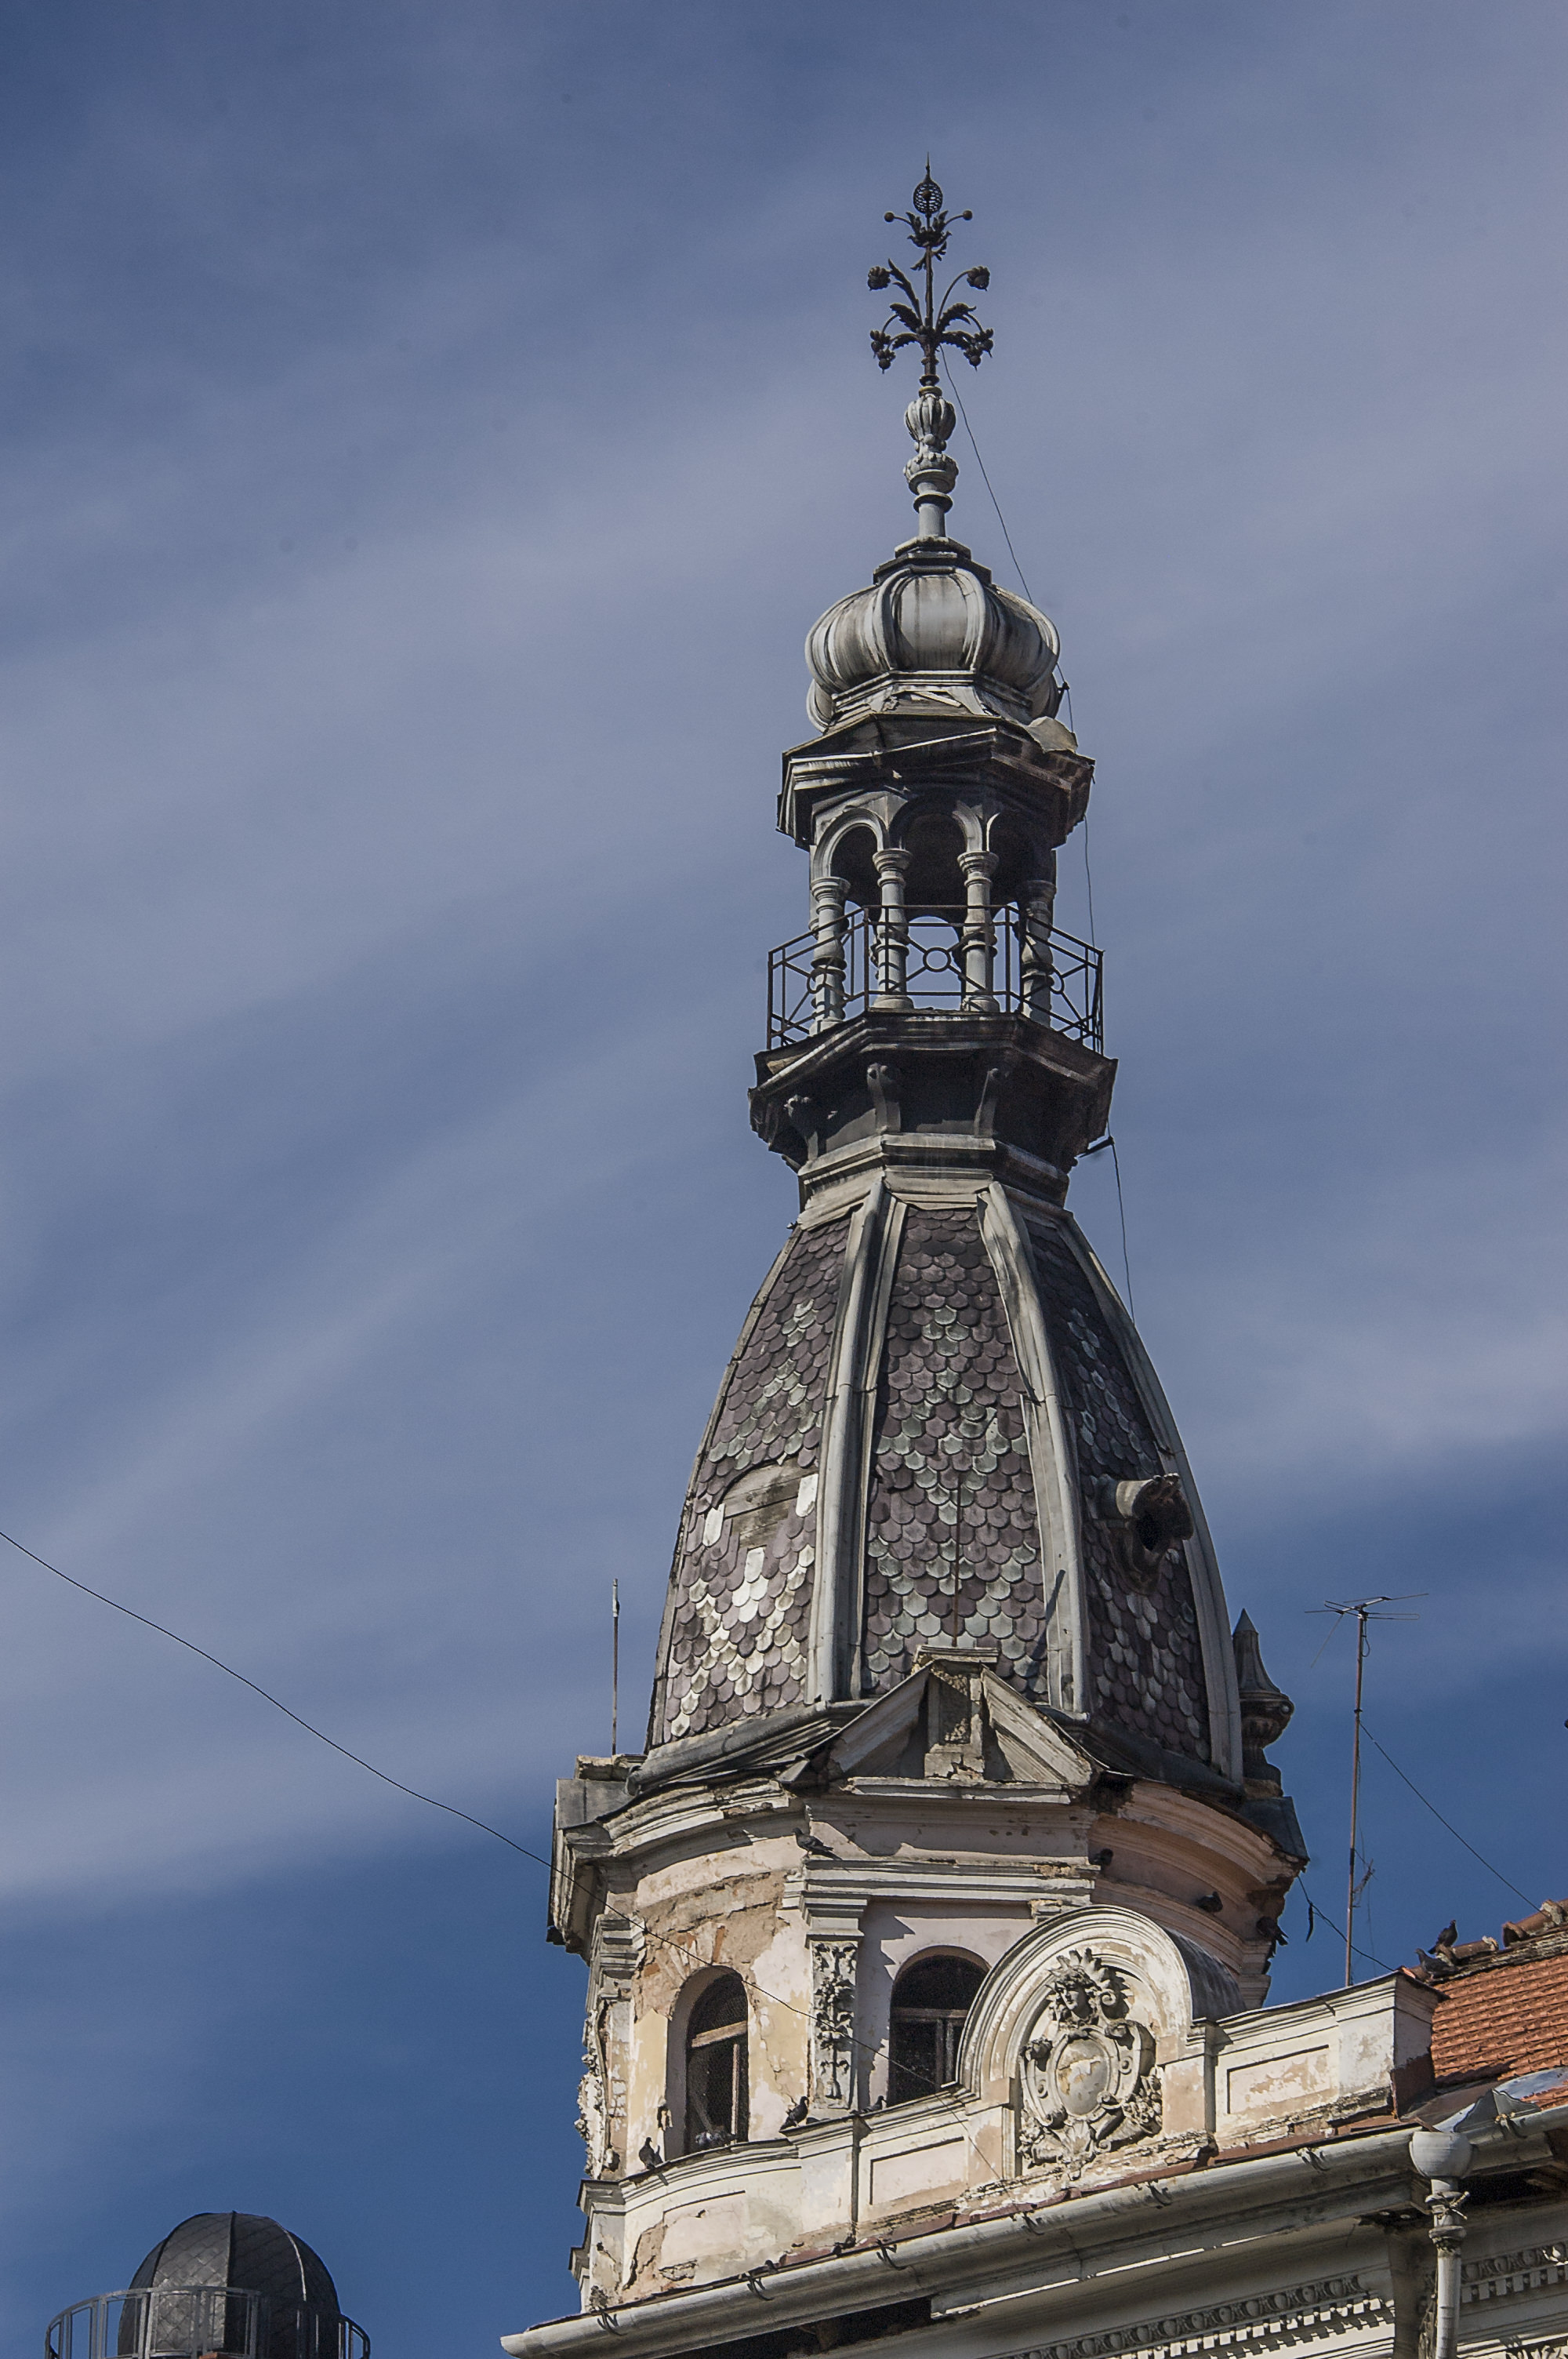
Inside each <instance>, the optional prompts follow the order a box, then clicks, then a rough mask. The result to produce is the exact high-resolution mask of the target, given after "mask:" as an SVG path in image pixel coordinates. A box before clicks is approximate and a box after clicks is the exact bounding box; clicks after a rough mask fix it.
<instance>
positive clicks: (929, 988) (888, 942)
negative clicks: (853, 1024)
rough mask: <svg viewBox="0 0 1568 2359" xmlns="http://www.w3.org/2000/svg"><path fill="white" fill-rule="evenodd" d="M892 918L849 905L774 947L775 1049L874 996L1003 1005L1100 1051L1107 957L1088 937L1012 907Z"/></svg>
mask: <svg viewBox="0 0 1568 2359" xmlns="http://www.w3.org/2000/svg"><path fill="white" fill-rule="evenodd" d="M895 925H896V932H895V931H894V929H893V928H892V927H890V924H889V922H888V920H887V919H886V918H885V917H884V916H883V915H882V914H881V912H879V911H876V910H872V909H853V910H848V911H846V912H845V913H844V914H843V916H842V917H840V918H838V919H836V921H835V922H834V923H833V924H832V925H831V927H830V928H829V929H827V931H825V932H823V933H811V934H797V935H796V936H795V940H793V941H789V942H781V943H780V945H779V947H778V949H777V950H775V951H769V953H768V1046H769V1048H770V1049H787V1048H789V1047H791V1046H792V1045H793V1044H794V1043H795V1041H797V1040H805V1039H806V1038H809V1037H810V1036H811V1035H812V1034H813V1033H815V1032H825V1031H827V1030H829V1029H830V1028H831V1027H833V1026H834V1025H835V1024H839V1023H843V1022H845V1021H846V1020H847V1019H848V1018H849V1017H850V1016H863V1015H865V1014H866V1013H867V1012H868V1010H869V1009H870V1008H871V1006H872V1005H873V1003H875V1002H878V1001H881V1004H882V1005H883V1006H888V1005H889V1004H890V1003H891V1002H892V1001H893V1000H897V1001H898V1002H900V1003H902V1004H903V1005H905V1006H911V1007H914V1008H966V1007H968V1008H982V1007H985V1006H994V1007H999V1008H1001V1009H1002V1010H1004V1011H1005V1012H1006V1013H1008V1014H1010V1015H1022V1016H1033V1019H1034V1021H1035V1022H1036V1023H1037V1024H1046V1025H1049V1026H1050V1027H1051V1029H1052V1030H1053V1031H1054V1032H1061V1033H1065V1035H1066V1037H1067V1038H1069V1039H1071V1040H1078V1041H1081V1042H1082V1044H1083V1046H1084V1047H1085V1048H1086V1049H1095V1050H1096V1051H1097V1052H1098V1051H1100V1050H1102V1049H1103V1047H1104V1039H1105V1027H1104V1021H1103V1012H1102V991H1103V976H1102V972H1101V970H1102V961H1101V957H1100V953H1099V951H1098V950H1097V949H1096V948H1095V946H1094V944H1093V943H1092V942H1081V941H1079V940H1078V939H1077V937H1076V934H1065V933H1062V932H1059V931H1058V930H1057V929H1055V928H1054V927H1053V928H1051V929H1049V930H1047V929H1044V928H1043V927H1039V926H1037V925H1036V924H1034V923H1033V922H1032V920H1031V918H1030V916H1029V913H1028V912H1027V911H1026V910H1021V909H1019V908H1016V907H1014V906H1011V905H1009V906H1007V907H1005V908H1000V909H995V910H993V911H991V913H990V915H989V919H985V920H983V921H981V922H980V923H979V925H977V923H976V921H975V919H974V915H973V913H972V912H971V911H968V910H966V909H959V908H950V909H930V910H923V911H921V912H919V913H918V914H911V915H909V916H908V917H904V916H903V913H902V912H901V913H900V915H899V918H898V919H897V920H895ZM901 968H902V974H901V973H900V972H899V970H900V969H901ZM901 985H902V988H900V986H901Z"/></svg>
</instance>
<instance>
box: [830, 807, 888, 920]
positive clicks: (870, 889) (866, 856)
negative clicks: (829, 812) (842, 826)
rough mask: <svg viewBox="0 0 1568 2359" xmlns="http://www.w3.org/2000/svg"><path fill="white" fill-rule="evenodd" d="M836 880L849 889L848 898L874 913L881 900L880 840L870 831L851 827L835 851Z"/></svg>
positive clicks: (833, 871)
mask: <svg viewBox="0 0 1568 2359" xmlns="http://www.w3.org/2000/svg"><path fill="white" fill-rule="evenodd" d="M832 873H833V875H835V876H842V877H843V879H844V880H845V882H846V884H847V885H848V886H849V898H850V900H851V901H858V902H859V903H860V907H861V908H863V909H874V908H876V907H877V904H878V902H879V901H880V899H881V886H880V885H879V884H878V883H877V839H876V837H875V836H874V835H873V833H872V832H871V829H870V828H869V827H851V828H849V829H847V830H846V831H845V832H844V833H843V834H842V835H841V836H840V837H839V838H838V843H836V844H835V845H834V847H833V867H832Z"/></svg>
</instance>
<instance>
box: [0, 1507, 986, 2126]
mask: <svg viewBox="0 0 1568 2359" xmlns="http://www.w3.org/2000/svg"><path fill="white" fill-rule="evenodd" d="M0 1540H4V1541H5V1544H6V1546H7V1547H8V1548H13V1549H16V1552H17V1554H18V1555H19V1556H25V1557H26V1558H27V1560H28V1561H29V1562H30V1563H32V1564H36V1565H38V1567H39V1568H40V1569H41V1570H42V1571H45V1572H49V1573H52V1574H53V1575H54V1577H55V1579H56V1580H57V1581H63V1582H65V1584H66V1586H67V1588H68V1589H74V1590H77V1591H78V1592H79V1593H81V1595H82V1596H83V1597H91V1598H92V1599H93V1600H94V1601H95V1603H98V1604H100V1605H107V1606H108V1607H109V1608H110V1610H111V1612H113V1613H115V1614H124V1616H125V1619H126V1620H127V1621H128V1622H139V1623H140V1624H141V1625H142V1627H143V1629H144V1630H152V1631H155V1632H156V1633H157V1636H159V1637H160V1638H168V1639H169V1640H170V1641H171V1642H172V1644H173V1645H175V1646H177V1647H184V1649H185V1651H186V1653H187V1654H189V1655H197V1656H200V1659H201V1660H202V1661H203V1662H204V1663H211V1666H212V1668H213V1669H214V1670H217V1671H222V1673H223V1675H224V1677H225V1678H226V1679H231V1680H237V1681H238V1682H239V1684H240V1686H241V1687H243V1688H249V1690H250V1691H251V1693H252V1694H253V1695H256V1696H259V1697H260V1698H261V1700H262V1701H263V1702H264V1703H269V1704H271V1705H272V1707H273V1709H274V1711H275V1712H281V1713H282V1714H283V1716H284V1718H285V1719H286V1720H291V1721H292V1722H293V1723H294V1724H295V1726H296V1727H297V1728H302V1729H303V1730H304V1731H305V1733H306V1734H307V1735H308V1736H313V1737H315V1738H316V1739H317V1741H318V1742H319V1744H322V1745H328V1746H329V1747H330V1749H331V1751H332V1752H334V1753H337V1754H341V1756H342V1758H343V1759H344V1760H345V1761H351V1762H352V1763H353V1765H354V1767H356V1768H358V1769H363V1770H366V1771H368V1772H369V1774H370V1776H371V1777H377V1778H379V1779H380V1780H381V1782H382V1784H383V1785H384V1786H391V1787H392V1788H394V1789H395V1791H396V1792H397V1793H399V1794H406V1795H407V1796H408V1798H409V1799H410V1800H411V1801H415V1802H424V1803H426V1804H427V1806H428V1808H429V1809H431V1810H443V1811H445V1813H446V1814H447V1816H448V1817H449V1818H453V1819H461V1820H462V1821H463V1822H464V1824H465V1825H467V1826H470V1827H476V1828H477V1829H478V1830H479V1832H480V1833H481V1834H486V1835H493V1836H494V1838H495V1840H496V1842H497V1843H504V1844H505V1845H506V1847H507V1849H508V1850H509V1851H514V1852H516V1853H518V1854H520V1855H521V1857H523V1858H524V1859H526V1860H531V1861H532V1862H533V1863H534V1864H535V1866H536V1867H542V1868H545V1869H546V1870H548V1869H549V1868H550V1866H551V1862H550V1861H549V1860H547V1859H546V1857H545V1855H544V1854H543V1853H542V1852H536V1851H530V1849H529V1848H528V1845H527V1844H526V1843H518V1842H516V1841H515V1840H514V1837H513V1836H511V1835H509V1834H505V1833H503V1832H502V1830H501V1828H500V1827H493V1826H492V1825H491V1823H490V1821H489V1820H488V1819H480V1818H475V1816H474V1815H473V1813H472V1811H471V1810H459V1809H458V1808H457V1806H456V1804H455V1803H452V1802H443V1801H441V1800H440V1799H438V1797H437V1796H436V1795H434V1794H427V1793H423V1792H422V1791H421V1790H420V1788H418V1787H417V1786H408V1785H406V1784H405V1783H404V1781H403V1779H402V1778H401V1777H393V1776H392V1775H391V1773H390V1772H389V1771H387V1770H385V1769H378V1768H377V1767H376V1765H375V1763H374V1762H373V1761H367V1760H366V1759H365V1757H364V1756H363V1754H362V1753H354V1752H351V1750H350V1749H349V1747H348V1746H347V1745H340V1744H339V1742H338V1740H337V1738H336V1737H335V1736H329V1735H328V1734H327V1732H326V1730H325V1729H322V1728H318V1727H317V1726H316V1724H315V1723H314V1722H313V1721H308V1720H307V1719H305V1718H304V1716H303V1714H301V1713H299V1712H295V1711H294V1710H293V1709H292V1708H291V1707H290V1706H289V1705H288V1704H286V1703H285V1702H284V1701H283V1700H282V1698H281V1697H279V1696H275V1695H274V1694H273V1693H272V1691H271V1690H270V1689H268V1688H264V1687H263V1686H262V1685H261V1684H260V1682H259V1681H258V1680H253V1679H250V1678H248V1677H247V1675H246V1674H245V1673H244V1672H243V1671H240V1670H236V1669H234V1666H233V1665H232V1663H226V1662H224V1660H223V1658H222V1656H221V1655H214V1654H213V1653H212V1652H211V1649H210V1648H209V1647H199V1646H198V1645H197V1644H196V1641H195V1640H194V1639H193V1638H186V1637H183V1636H181V1635H180V1633H179V1632H178V1630H171V1629H170V1628H169V1626H168V1624H167V1623H166V1622H155V1621H154V1619H153V1617H152V1615H151V1614H140V1613H138V1612H137V1611H136V1608H135V1606H134V1605H124V1604H122V1603H121V1602H120V1600H119V1599H118V1598H117V1597H111V1596H109V1595H108V1593H106V1592H105V1591H103V1590H102V1589H94V1588H93V1587H92V1585H91V1583H89V1582H85V1581H78V1580H77V1579H76V1577H75V1575H74V1574H73V1573H69V1572H65V1571H62V1570H61V1568H60V1567H59V1565H58V1564H51V1563H50V1562H49V1559H48V1557H43V1556H39V1554H38V1550H37V1549H30V1548H28V1547H27V1545H26V1543H25V1542H24V1541H22V1540H19V1539H17V1538H16V1535H15V1534H14V1533H12V1532H6V1531H0ZM613 1913H614V1914H615V1915H616V1916H618V1917H623V1918H624V1919H626V1920H627V1922H628V1923H631V1924H634V1925H637V1926H640V1927H641V1929H642V1930H643V1932H644V1933H646V1934H647V1935H648V1937H649V1939H650V1940H654V1941H657V1942H659V1943H661V1944H662V1945H663V1946H664V1947H665V1948H666V1949H673V1950H679V1951H685V1952H686V1953H687V1955H688V1956H690V1957H692V1958H695V1959H696V1960H697V1962H698V1963H699V1964H702V1965H713V1964H722V1965H725V1966H726V1971H728V1972H730V1973H737V1974H738V1975H739V1977H740V1979H741V1982H743V1983H744V1984H745V1985H746V1987H747V1989H748V1990H750V1991H751V1992H752V1995H753V1996H755V1997H758V1998H762V1999H765V2000H766V2001H767V2002H768V2004H769V2005H770V2006H781V2007H784V2008H786V2009H787V2010H788V2011H789V2012H790V2013H791V2014H792V2015H798V2016H802V2017H806V2020H807V2021H809V2019H810V2011H809V2009H807V2008H806V2007H802V2006H796V2005H795V2002H794V2001H793V2000H792V1999H787V1998H784V1997H782V1996H781V1995H779V1993H777V1992H776V1991H769V1990H765V1989H763V1987H762V1984H760V1983H758V1982H757V1981H756V1980H755V1978H754V1977H753V1976H752V1975H751V1974H749V1973H746V1971H745V1970H744V1968H741V1967H737V1966H732V1965H729V1964H727V1962H726V1961H723V1960H719V1959H713V1958H705V1957H703V1955H702V1953H701V1951H700V1950H699V1949H698V1948H697V1946H696V1945H695V1944H694V1943H691V1942H688V1941H682V1940H680V1939H679V1938H678V1937H677V1936H676V1935H674V1934H670V1933H661V1932H660V1931H659V1930H658V1929H657V1927H656V1926H654V1925H652V1924H650V1923H649V1921H648V1919H646V1918H645V1917H643V1916H640V1915H639V1914H638V1912H637V1911H636V1910H635V1909H630V1908H622V1907H621V1906H620V1905H619V1904H614V1905H613ZM851 2044H852V2045H853V2047H854V2048H855V2049H860V2050H862V2051H864V2052H865V2053H867V2054H870V2055H872V2056H874V2055H876V2054H879V2053H880V2052H881V2051H880V2049H877V2048H875V2047H874V2046H873V2045H872V2044H871V2043H870V2042H868V2041H865V2040H861V2039H859V2038H853V2035H851ZM912 2069H913V2068H912ZM916 2077H917V2078H924V2077H925V2076H924V2075H923V2074H920V2073H918V2072H917V2073H916ZM931 2093H932V2094H933V2095H934V2096H940V2095H941V2094H942V2089H941V2087H940V2086H938V2085H937V2084H935V2083H933V2085H932V2090H931ZM960 2126H962V2125H960ZM964 2134H965V2136H968V2131H967V2130H965V2133H964ZM979 2151H980V2150H979V2147H976V2148H975V2152H976V2153H977V2155H979ZM982 2159H984V2158H983V2157H982Z"/></svg>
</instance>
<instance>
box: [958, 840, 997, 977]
mask: <svg viewBox="0 0 1568 2359" xmlns="http://www.w3.org/2000/svg"><path fill="white" fill-rule="evenodd" d="M958 865H959V867H960V868H961V869H962V870H963V872H964V895H965V908H964V936H963V960H964V998H963V1005H964V1006H966V1007H969V1008H978V1009H979V1010H981V1011H982V1012H984V1013H986V1014H988V1015H992V1014H994V1013H995V1011H996V994H995V993H994V991H992V989H991V963H992V960H993V958H994V956H995V949H996V945H995V941H994V939H993V937H992V933H991V878H992V877H993V876H994V875H995V874H996V853H994V852H961V853H959V854H958Z"/></svg>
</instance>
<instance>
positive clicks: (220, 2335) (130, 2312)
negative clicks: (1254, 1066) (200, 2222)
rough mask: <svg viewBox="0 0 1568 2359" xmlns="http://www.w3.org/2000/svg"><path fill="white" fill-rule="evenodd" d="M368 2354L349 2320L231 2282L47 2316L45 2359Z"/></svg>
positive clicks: (343, 2358)
mask: <svg viewBox="0 0 1568 2359" xmlns="http://www.w3.org/2000/svg"><path fill="white" fill-rule="evenodd" d="M205 2354H225V2359H370V2337H369V2335H368V2334H367V2333H366V2332H365V2331H364V2329H363V2327H362V2326H356V2325H355V2324H354V2322H353V2321H352V2319H351V2318H339V2317H337V2316H336V2315H335V2314H334V2313H333V2312H332V2311H330V2310H317V2309H315V2308H313V2307H312V2306H311V2305H309V2304H308V2303H294V2302H286V2301H275V2300H273V2299H271V2297H270V2296H269V2295H266V2294H263V2293H237V2292H235V2291H234V2290H233V2289H232V2288H231V2287H229V2286H162V2285H160V2286H150V2287H147V2288H131V2289H129V2290H127V2291H125V2292H123V2293H101V2294H96V2295H94V2297H93V2298H92V2300H91V2301H79V2302H76V2303H74V2304H73V2305H72V2306H71V2308H70V2310H61V2311H60V2313H59V2317H58V2318H55V2319H51V2320H50V2321H49V2332H47V2333H46V2335H45V2337H44V2359H205Z"/></svg>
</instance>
